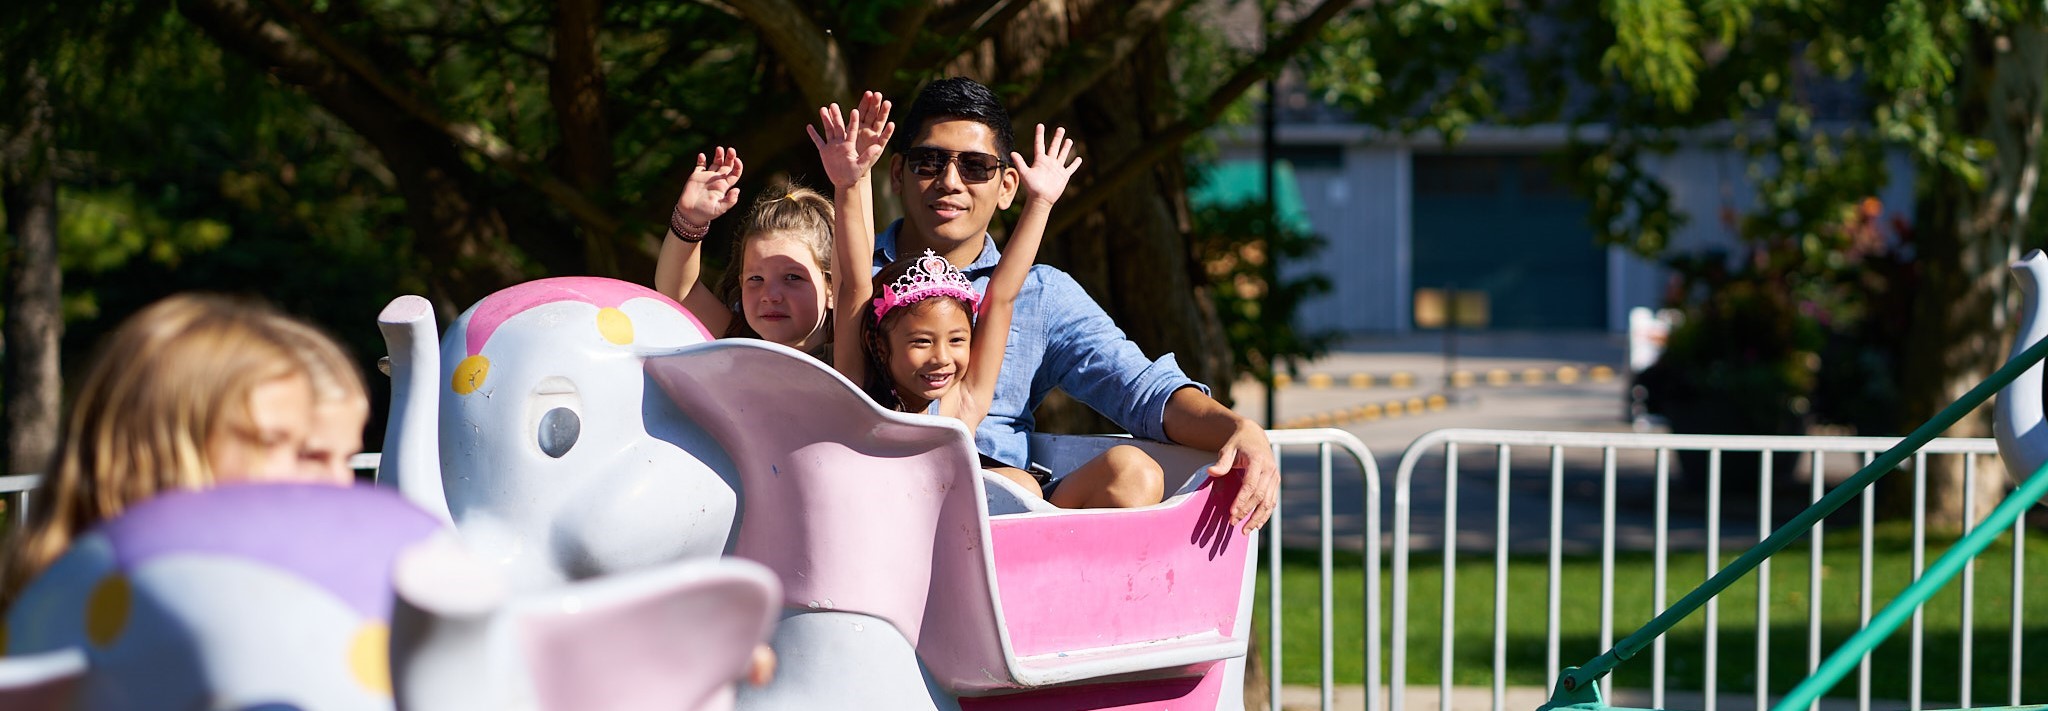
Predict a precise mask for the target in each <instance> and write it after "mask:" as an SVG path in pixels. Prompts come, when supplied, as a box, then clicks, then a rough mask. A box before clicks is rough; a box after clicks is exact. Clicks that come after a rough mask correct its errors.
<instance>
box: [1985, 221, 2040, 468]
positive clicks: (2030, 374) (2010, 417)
mask: <svg viewBox="0 0 2048 711" xmlns="http://www.w3.org/2000/svg"><path fill="white" fill-rule="evenodd" d="M2012 273H2013V276H2015V277H2018V278H2019V284H2020V294H2021V295H2022V297H2023V300H2022V304H2021V306H2020V330H2019V334H2018V335H2016V336H2015V337H2014V338H2013V342H2012V356H2011V357H2015V358H2016V357H2019V354H2020V353H2021V352H2022V351H2025V350H2026V349H2027V348H2028V347H2029V346H2032V345H2034V344H2035V343H2037V342H2039V341H2040V340H2041V338H2042V336H2048V319H2044V318H2042V317H2041V316H2042V314H2041V311H2042V309H2043V308H2044V306H2048V304H2043V303H2042V299H2041V297H2042V293H2043V292H2044V290H2048V288H2044V287H2048V255H2044V254H2042V252H2041V250H2038V249H2037V250H2033V251H2031V252H2028V253H2027V256H2026V257H2025V258H2022V259H2021V260H2020V261H2017V262H2014V263H2013V265H2012ZM1992 425H1993V426H1992V431H1993V433H1994V434H1995V435H1996V436H1997V438H1998V454H1999V457H2000V458H2001V459H2003V460H2005V470H2006V471H2007V472H2009V473H2010V474H2011V475H2012V476H2013V478H2014V479H2025V478H2027V477H2028V476H2031V475H2032V474H2033V473H2034V472H2035V471H2037V470H2039V469H2040V468H2041V465H2042V464H2043V463H2044V462H2048V428H2044V427H2042V410H2041V364H2040V363H2035V364H2034V366H2033V367H2031V368H2028V369H2027V370H2026V372H2024V373H2021V374H2020V376H2019V377H2018V378H2015V379H2014V380H2013V381H2012V383H2011V384H2009V385H2006V386H2005V390H2003V391H2000V392H1999V393H1998V405H1997V409H1996V414H1995V415H1994V416H1993V421H1992Z"/></svg>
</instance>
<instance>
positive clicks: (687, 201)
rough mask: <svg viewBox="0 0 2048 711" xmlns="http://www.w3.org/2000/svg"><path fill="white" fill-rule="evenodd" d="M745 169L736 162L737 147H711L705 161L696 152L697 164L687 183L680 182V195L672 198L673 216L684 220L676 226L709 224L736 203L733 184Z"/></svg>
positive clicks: (738, 157)
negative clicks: (707, 161)
mask: <svg viewBox="0 0 2048 711" xmlns="http://www.w3.org/2000/svg"><path fill="white" fill-rule="evenodd" d="M746 168H747V165H746V163H744V162H741V161H740V152H739V149H737V148H726V147H724V146H719V147H716V148H713V149H712V151H711V161H710V162H709V163H708V164H707V163H706V162H705V160H704V154H702V153H699V154H697V167H696V169H695V170H691V171H690V180H689V182H686V183H683V194H682V195H681V196H680V197H677V198H676V210H675V215H674V217H675V218H676V221H679V222H682V223H684V224H683V225H678V227H685V228H692V229H702V228H707V227H710V226H711V221H712V220H715V219H718V216H719V215H723V214H725V211H727V210H731V209H732V206H734V205H737V204H739V202H740V189H739V188H738V187H736V186H737V185H738V184H739V181H740V175H741V174H742V173H745V172H746ZM679 236H683V237H688V235H679Z"/></svg>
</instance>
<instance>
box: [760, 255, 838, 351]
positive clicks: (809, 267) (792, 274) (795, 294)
mask: <svg viewBox="0 0 2048 711" xmlns="http://www.w3.org/2000/svg"><path fill="white" fill-rule="evenodd" d="M740 265H741V266H740V269H741V272H740V311H741V313H742V314H744V315H745V316H746V319H747V325H748V326H752V327H753V328H754V332H755V333H759V334H761V338H762V339H763V340H768V341H774V342H776V343H780V344H782V345H785V346H791V347H802V346H803V345H805V344H804V341H805V340H806V339H809V338H810V337H811V336H812V335H813V334H818V333H821V331H820V329H819V325H820V324H822V323H824V320H825V299H826V298H828V297H829V295H828V294H826V290H825V277H824V270H823V269H821V268H820V266H819V265H818V260H817V259H816V258H815V257H813V256H812V255H811V250H810V248H809V247H806V246H804V244H803V242H801V241H800V240H797V239H788V238H782V237H779V236H777V235H773V234H771V235H767V236H764V237H756V238H753V239H749V240H748V241H747V244H746V247H745V248H744V249H743V250H741V252H740Z"/></svg>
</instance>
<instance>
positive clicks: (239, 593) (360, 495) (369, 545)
mask: <svg viewBox="0 0 2048 711" xmlns="http://www.w3.org/2000/svg"><path fill="white" fill-rule="evenodd" d="M441 529H442V526H441V524H440V522H438V521H436V520H434V518H433V517H432V516H430V515H428V514H427V513H426V512H424V511H421V510H419V509H418V508H417V507H414V506H412V505H409V504H407V503H406V502H405V501H403V500H401V499H400V498H399V497H397V496H394V495H392V494H390V493H388V492H383V491H378V490H375V489H367V488H364V489H348V488H337V487H328V486H313V485H293V484H269V485H258V484H244V485H233V486H224V487H219V488H216V489H211V490H207V491H198V492H180V493H173V494H166V495H164V496H161V497H158V498H156V499H152V500H150V501H147V502H144V503H142V504H140V505H137V506H135V507H134V508H132V509H130V510H129V511H128V512H127V513H125V514H124V515H122V516H120V517H119V518H116V519H114V520H112V521H109V522H107V523H106V524H104V525H102V526H100V527H98V528H95V529H93V531H91V532H90V533H87V534H85V535H84V536H82V537H80V538H79V539H78V541H77V542H76V543H74V544H73V545H72V547H71V548H70V550H69V551H68V552H66V553H65V554H64V555H63V556H61V557H60V558H58V560H57V561H56V562H55V563H54V564H53V565H52V566H51V567H50V568H49V569H48V570H47V571H45V572H44V573H43V575H41V576H40V577H38V578H36V580H35V581H34V582H32V583H30V584H29V586H28V587H27V588H25V589H24V590H23V591H22V594H21V596H20V598H19V599H17V600H16V602H15V604H14V606H13V607H12V608H10V609H9V610H8V615H7V635H6V642H5V644H6V647H7V652H8V655H9V656H8V657H7V658H6V659H4V660H0V662H4V663H0V668H6V667H10V666H16V665H20V666H39V665H40V666H48V662H49V661H52V660H61V659H63V658H64V657H65V656H66V655H67V654H68V655H70V656H71V657H72V658H74V659H76V660H77V663H76V664H74V665H72V667H71V669H70V670H69V671H70V675H71V679H70V681H69V683H68V684H64V685H62V686H63V688H62V689H58V690H55V691H52V690H50V689H49V688H45V690H44V693H43V694H42V695H41V696H34V695H25V696H17V695H13V694H12V693H11V692H14V691H16V690H18V689H17V688H9V687H8V685H6V684H0V706H6V707H9V708H17V707H16V706H14V705H13V704H14V703H22V704H24V705H25V706H27V707H29V708H52V709H55V708H80V709H90V710H92V711H113V710H118V709H163V708H210V709H238V710H239V709H282V708H322V709H389V708H391V706H392V688H391V673H390V664H389V662H388V652H387V650H388V649H389V647H390V639H391V635H390V626H389V620H390V619H391V606H392V597H391V585H390V581H391V570H392V563H393V561H395V560H396V559H397V556H398V553H399V551H401V550H403V549H404V548H405V547H407V546H410V545H412V544H414V543H418V542H421V541H425V540H427V539H428V537H429V536H430V535H431V534H433V533H434V532H435V531H437V530H441ZM39 660H41V661H40V662H39ZM0 676H5V674H0ZM44 686H45V687H48V686H50V685H47V684H46V685H44ZM24 699H25V700H24ZM39 702H40V703H39ZM44 704H48V705H44Z"/></svg>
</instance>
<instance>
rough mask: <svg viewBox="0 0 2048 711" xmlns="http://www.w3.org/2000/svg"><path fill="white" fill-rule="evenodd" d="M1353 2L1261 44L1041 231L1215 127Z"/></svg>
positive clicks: (1327, 4) (1335, 3)
mask: <svg viewBox="0 0 2048 711" xmlns="http://www.w3.org/2000/svg"><path fill="white" fill-rule="evenodd" d="M1354 1H1355V0H1323V3H1322V4H1321V5H1317V6H1316V9H1315V10H1314V11H1312V12H1310V13H1309V14H1308V15H1307V16H1306V17H1303V18H1301V19H1300V20H1298V21H1296V22H1295V23H1294V26H1293V27H1290V28H1288V30H1287V33H1286V34H1284V35H1281V36H1280V37H1277V38H1272V39H1269V40H1268V41H1267V42H1266V51H1264V52H1261V53H1259V56H1257V57H1254V58H1252V59H1251V61H1248V62H1246V63H1245V64H1244V65H1243V66H1241V67H1238V69H1237V71H1234V72H1231V75H1230V78H1229V79H1227V80H1225V81H1224V82H1223V84H1222V86H1220V87H1218V88H1217V89H1216V92H1215V93H1213V94H1210V95H1209V100H1208V101H1206V102H1203V104H1202V106H1201V108H1200V109H1199V110H1197V111H1196V112H1195V113H1194V114H1193V115H1190V116H1187V117H1184V118H1182V119H1181V120H1180V121H1178V122H1175V123H1174V124H1173V125H1171V126H1168V127H1166V128H1165V129H1164V130H1162V131H1160V132H1159V134H1158V135H1155V136H1153V137H1152V138H1151V140H1150V142H1148V143H1147V144H1146V145H1145V149H1144V150H1142V151H1139V152H1138V153H1137V155H1134V156H1131V158H1130V159H1129V160H1126V161H1124V162H1123V163H1121V164H1118V165H1117V166H1116V168H1115V169H1113V170H1110V171H1108V172H1107V173H1105V174H1104V175H1103V176H1102V178H1101V179H1099V180H1096V181H1094V183H1093V184H1092V185H1090V186H1089V188H1088V189H1087V190H1082V191H1078V194H1076V195H1075V196H1074V197H1073V198H1072V200H1073V204H1072V205H1068V204H1066V203H1065V202H1062V203H1061V204H1060V209H1059V210H1058V212H1057V214H1055V215H1054V216H1053V222H1052V224H1051V225H1050V226H1048V227H1047V228H1046V231H1047V232H1048V233H1058V232H1060V231H1062V230H1065V229H1067V228H1068V227H1071V226H1073V224H1074V223H1075V222H1076V221H1078V220H1080V219H1081V218H1082V217H1084V216H1086V215H1087V214H1088V213H1090V212H1094V211H1095V208H1098V207H1101V206H1102V203H1103V202H1104V201H1106V200H1108V199H1109V197H1110V196H1111V195H1112V194H1114V193H1115V192H1116V190H1117V188H1120V187H1123V186H1124V185H1125V184H1126V183H1129V182H1130V181H1132V180H1135V179H1137V178H1138V176H1140V175H1143V174H1145V172H1146V171H1148V170H1151V169H1152V167H1153V165H1154V164H1156V163H1158V162H1159V161H1160V160H1162V159H1165V158H1166V157H1167V156H1171V155H1175V154H1177V153H1179V151H1180V146H1181V144H1183V143H1186V142H1187V140H1188V139H1189V138H1193V137H1194V136H1195V134H1197V133H1200V132H1201V131H1202V130H1203V129H1206V128H1208V127H1209V126H1210V125H1212V124H1215V123H1216V119H1217V118H1219V117H1221V116H1222V115H1223V112H1224V111H1225V110H1228V109H1229V108H1230V105H1231V104H1233V103H1236V102H1237V100H1238V98H1239V97H1242V96H1244V94H1245V92H1247V91H1250V90H1251V88H1252V87H1253V86H1256V85H1257V84H1258V83H1259V82H1261V81H1264V80H1265V79H1266V78H1267V77H1271V76H1273V75H1274V74H1276V73H1278V72H1279V71H1280V68H1281V67H1282V66H1283V65H1284V64H1285V63H1286V61H1287V58H1288V57H1291V56H1294V53H1295V52H1299V51H1301V48H1302V47H1304V46H1307V45H1308V43H1309V42H1310V41H1311V40H1314V39H1315V36H1316V35H1317V34H1318V33H1320V32H1322V31H1323V28H1324V27H1325V26H1327V25H1329V24H1330V21H1331V20H1334V19H1336V18H1337V15H1338V13H1341V12H1343V11H1344V9H1345V8H1348V7H1350V6H1351V4H1352V2H1354Z"/></svg>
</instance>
